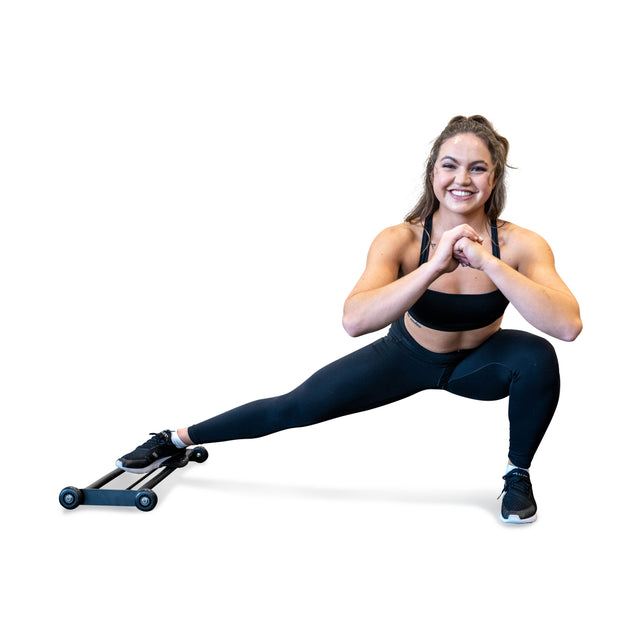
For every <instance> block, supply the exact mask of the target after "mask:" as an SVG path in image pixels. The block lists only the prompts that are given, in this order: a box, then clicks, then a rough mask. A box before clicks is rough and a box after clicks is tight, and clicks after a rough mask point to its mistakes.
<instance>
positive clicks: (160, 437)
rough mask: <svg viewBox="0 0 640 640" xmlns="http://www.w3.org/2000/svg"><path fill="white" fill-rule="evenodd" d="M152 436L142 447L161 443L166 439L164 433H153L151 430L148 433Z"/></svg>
mask: <svg viewBox="0 0 640 640" xmlns="http://www.w3.org/2000/svg"><path fill="white" fill-rule="evenodd" d="M149 435H150V436H153V438H149V439H148V440H147V441H146V442H145V443H144V444H143V445H142V446H143V447H145V448H146V447H151V446H155V445H157V444H163V443H165V442H166V441H167V438H166V436H165V434H164V433H154V432H153V431H152V432H151V433H149Z"/></svg>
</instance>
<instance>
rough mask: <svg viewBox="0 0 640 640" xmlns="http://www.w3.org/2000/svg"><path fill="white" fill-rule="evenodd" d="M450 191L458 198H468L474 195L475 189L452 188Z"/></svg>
mask: <svg viewBox="0 0 640 640" xmlns="http://www.w3.org/2000/svg"><path fill="white" fill-rule="evenodd" d="M449 193H450V194H451V195H452V196H454V197H456V198H468V197H469V196H472V195H473V191H463V190H461V189H451V191H449Z"/></svg>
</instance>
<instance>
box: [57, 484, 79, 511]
mask: <svg viewBox="0 0 640 640" xmlns="http://www.w3.org/2000/svg"><path fill="white" fill-rule="evenodd" d="M59 500H60V504H61V505H62V506H63V507H64V508H65V509H75V508H76V507H77V506H79V505H81V504H82V503H83V501H84V496H83V495H82V490H81V489H76V488H75V487H65V488H64V489H63V490H62V491H61V492H60V498H59Z"/></svg>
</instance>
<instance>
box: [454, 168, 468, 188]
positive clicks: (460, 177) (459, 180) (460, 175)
mask: <svg viewBox="0 0 640 640" xmlns="http://www.w3.org/2000/svg"><path fill="white" fill-rule="evenodd" d="M469 182H471V174H470V173H469V172H468V171H467V169H466V167H462V166H460V167H458V170H457V171H456V184H460V185H463V184H469Z"/></svg>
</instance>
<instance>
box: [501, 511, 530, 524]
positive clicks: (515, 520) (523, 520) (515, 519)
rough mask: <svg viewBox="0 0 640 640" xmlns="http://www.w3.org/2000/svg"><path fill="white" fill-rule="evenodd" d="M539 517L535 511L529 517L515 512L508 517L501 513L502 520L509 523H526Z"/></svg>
mask: <svg viewBox="0 0 640 640" xmlns="http://www.w3.org/2000/svg"><path fill="white" fill-rule="evenodd" d="M537 517H538V514H537V513H534V514H533V515H532V516H530V517H529V518H520V517H519V516H516V515H515V514H513V513H512V514H511V515H510V516H509V517H508V518H505V517H504V516H503V515H502V514H500V520H501V521H502V522H506V523H507V524H526V523H527V522H534V521H535V519H536V518H537Z"/></svg>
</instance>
